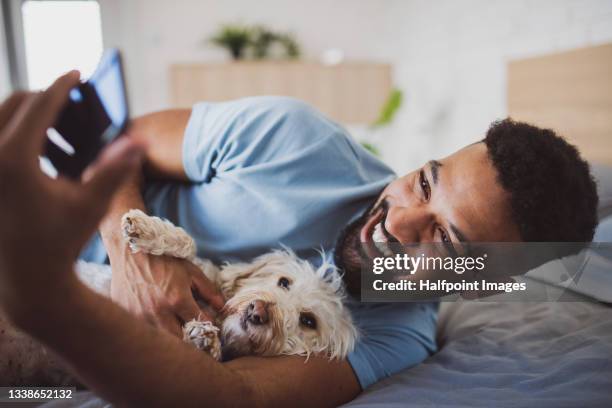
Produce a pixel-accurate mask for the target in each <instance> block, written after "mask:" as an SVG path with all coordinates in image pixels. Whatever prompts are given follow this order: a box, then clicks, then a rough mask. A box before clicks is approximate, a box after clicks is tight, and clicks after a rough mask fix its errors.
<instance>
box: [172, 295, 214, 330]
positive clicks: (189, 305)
mask: <svg viewBox="0 0 612 408" xmlns="http://www.w3.org/2000/svg"><path fill="white" fill-rule="evenodd" d="M175 312H176V314H178V316H179V317H180V318H181V319H182V320H183V322H185V323H187V322H189V321H191V320H193V319H197V320H204V321H209V322H212V321H214V319H213V317H212V316H210V315H209V314H208V313H206V312H205V311H204V310H202V309H201V308H200V306H199V305H198V304H197V303H196V301H195V299H193V298H192V297H191V294H189V299H187V300H185V301H184V302H183V303H182V304H181V305H180V306H178V307H177V309H176V310H175Z"/></svg>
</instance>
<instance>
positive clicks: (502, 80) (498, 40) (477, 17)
mask: <svg viewBox="0 0 612 408" xmlns="http://www.w3.org/2000/svg"><path fill="white" fill-rule="evenodd" d="M394 6H395V7H397V9H396V10H393V9H389V10H388V11H389V13H391V15H392V16H395V18H396V21H395V23H392V24H393V26H394V27H397V29H398V33H397V38H398V40H399V41H401V50H400V51H399V52H400V54H401V56H402V57H401V58H399V60H398V63H397V65H396V81H397V83H398V85H399V86H400V87H401V88H403V89H405V92H406V95H407V103H406V106H405V109H404V110H403V112H402V115H401V116H399V117H398V121H397V123H395V124H394V126H393V129H392V131H391V132H390V133H391V134H390V135H389V137H388V139H387V141H386V143H385V144H384V146H383V153H384V155H385V158H386V160H387V161H389V162H390V163H391V164H392V165H393V167H394V168H396V169H397V170H399V171H400V172H403V171H405V170H409V169H411V168H413V167H414V166H415V165H419V164H418V163H422V162H423V161H425V160H426V159H428V158H430V157H436V156H437V157H441V156H444V155H446V154H448V153H451V152H452V151H454V150H456V149H458V148H460V147H461V146H464V145H466V144H468V143H471V142H473V141H475V140H478V139H480V138H482V137H483V135H484V133H485V132H486V129H487V127H488V125H489V123H490V122H491V121H492V120H494V119H496V118H503V117H505V116H506V62H507V61H508V60H510V59H515V58H521V57H528V56H534V55H539V54H544V53H550V52H556V51H560V50H566V49H571V48H575V47H582V46H587V45H592V44H599V43H604V42H610V41H612V1H610V0H607V1H599V0H537V1H536V0H533V1H532V0H515V1H506V0H493V1H492V0H462V1H452V0H445V1H436V2H431V1H424V0H419V1H411V2H409V5H407V6H406V5H405V4H395V5H394ZM397 146H401V148H398V147H397Z"/></svg>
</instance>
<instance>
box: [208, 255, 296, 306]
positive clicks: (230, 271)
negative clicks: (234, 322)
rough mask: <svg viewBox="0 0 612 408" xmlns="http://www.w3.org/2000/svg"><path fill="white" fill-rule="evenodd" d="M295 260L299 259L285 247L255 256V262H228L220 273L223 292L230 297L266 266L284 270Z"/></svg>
mask: <svg viewBox="0 0 612 408" xmlns="http://www.w3.org/2000/svg"><path fill="white" fill-rule="evenodd" d="M295 260H297V257H296V256H295V254H294V253H293V252H292V251H290V250H287V249H284V250H275V251H272V252H269V253H266V254H264V255H261V256H259V257H257V258H255V260H253V262H249V263H233V264H226V265H225V266H224V267H223V269H222V271H221V273H220V275H219V281H220V286H221V292H222V293H223V295H224V296H225V298H226V299H229V298H231V297H233V296H234V294H235V293H236V290H238V288H240V285H241V284H242V282H243V281H244V280H246V279H249V278H251V277H253V276H254V275H256V274H257V272H258V271H261V270H262V269H263V268H264V267H269V268H279V269H281V270H282V268H283V267H285V266H286V265H288V263H289V262H291V261H295Z"/></svg>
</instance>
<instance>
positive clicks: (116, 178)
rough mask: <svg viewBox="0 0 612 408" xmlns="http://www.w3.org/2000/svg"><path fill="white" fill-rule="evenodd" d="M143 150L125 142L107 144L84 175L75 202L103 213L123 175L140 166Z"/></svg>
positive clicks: (126, 139) (124, 140)
mask: <svg viewBox="0 0 612 408" xmlns="http://www.w3.org/2000/svg"><path fill="white" fill-rule="evenodd" d="M143 149H144V148H143V146H142V145H141V144H139V143H137V142H135V141H133V140H131V139H129V138H122V139H120V140H118V141H116V142H115V143H113V144H111V145H110V146H109V147H108V148H106V149H105V150H104V151H103V152H102V154H101V155H100V157H99V158H98V160H96V162H95V163H94V164H92V165H91V166H90V167H89V168H88V169H87V170H86V171H85V174H84V176H83V181H84V184H83V186H82V189H81V191H80V195H79V196H78V197H79V199H80V200H83V201H85V202H87V203H88V204H89V205H90V206H93V208H95V209H97V210H99V211H102V213H103V212H104V211H105V210H106V207H107V205H108V203H109V201H110V199H111V198H112V196H113V193H114V192H115V190H116V189H117V188H118V187H119V186H120V185H121V182H122V181H124V180H125V178H126V175H127V174H129V173H130V172H131V171H134V170H136V168H137V167H138V166H139V164H140V163H141V161H142V156H143ZM90 208H92V207H90Z"/></svg>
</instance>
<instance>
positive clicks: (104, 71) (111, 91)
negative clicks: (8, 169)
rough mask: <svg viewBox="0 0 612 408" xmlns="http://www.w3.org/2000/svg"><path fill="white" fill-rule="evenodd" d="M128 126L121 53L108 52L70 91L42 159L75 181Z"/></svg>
mask: <svg viewBox="0 0 612 408" xmlns="http://www.w3.org/2000/svg"><path fill="white" fill-rule="evenodd" d="M128 125H129V113H128V103H127V93H126V90H125V78H124V74H123V65H122V62H121V54H120V53H119V50H117V49H109V50H107V51H105V52H104V54H103V55H102V58H101V59H100V63H99V64H98V67H97V68H96V70H95V72H94V73H93V74H92V75H91V77H90V78H89V79H88V80H87V81H86V82H83V83H81V84H80V85H79V86H77V87H75V88H73V89H72V90H71V91H70V94H69V98H68V103H67V104H66V106H65V108H64V109H63V110H62V111H61V113H60V114H59V116H58V118H57V121H56V123H55V124H54V126H53V127H52V128H50V129H48V131H47V141H46V144H45V151H44V156H45V157H46V159H48V161H50V162H51V164H52V165H53V167H54V168H55V170H56V172H57V173H59V174H60V175H64V176H67V177H69V178H72V179H79V178H80V177H81V174H82V173H83V171H84V170H85V169H86V168H87V166H88V165H89V164H91V163H92V162H93V161H94V160H95V159H96V157H97V156H98V154H99V153H100V151H102V149H104V147H105V146H106V145H108V144H109V143H112V142H113V141H114V140H115V139H117V138H118V137H119V136H121V135H122V134H124V133H125V132H126V130H127V128H128Z"/></svg>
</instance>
